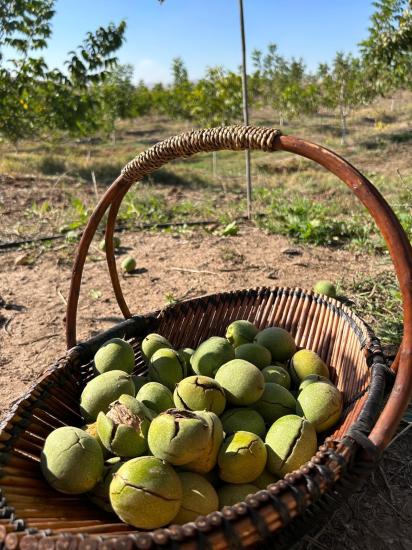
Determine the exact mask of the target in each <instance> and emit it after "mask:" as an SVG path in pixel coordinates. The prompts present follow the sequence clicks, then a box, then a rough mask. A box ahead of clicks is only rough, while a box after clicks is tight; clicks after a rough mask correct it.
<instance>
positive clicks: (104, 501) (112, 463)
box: [88, 456, 124, 513]
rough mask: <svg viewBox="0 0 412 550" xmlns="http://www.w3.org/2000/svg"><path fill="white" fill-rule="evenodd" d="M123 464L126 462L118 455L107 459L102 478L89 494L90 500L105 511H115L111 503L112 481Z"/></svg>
mask: <svg viewBox="0 0 412 550" xmlns="http://www.w3.org/2000/svg"><path fill="white" fill-rule="evenodd" d="M122 464H124V463H123V462H122V460H121V459H120V458H119V457H118V456H115V457H114V458H109V460H106V462H105V463H104V471H103V477H102V479H101V480H100V481H99V482H98V483H97V485H95V486H94V488H93V490H92V491H91V492H90V493H89V494H88V497H89V498H90V500H91V501H92V502H93V503H94V504H96V505H97V506H98V507H99V508H101V509H102V510H104V511H105V512H110V513H113V511H114V510H113V508H112V505H111V503H110V483H111V482H112V479H113V476H114V474H115V473H116V472H117V470H118V469H119V468H120V467H121V466H122Z"/></svg>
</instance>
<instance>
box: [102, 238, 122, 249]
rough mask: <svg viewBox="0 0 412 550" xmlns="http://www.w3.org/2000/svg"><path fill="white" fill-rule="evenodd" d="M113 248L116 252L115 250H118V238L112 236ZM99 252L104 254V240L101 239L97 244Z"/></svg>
mask: <svg viewBox="0 0 412 550" xmlns="http://www.w3.org/2000/svg"><path fill="white" fill-rule="evenodd" d="M113 248H114V249H115V250H116V248H120V238H119V237H117V236H116V235H113ZM99 250H101V251H102V252H106V239H102V240H101V241H100V242H99Z"/></svg>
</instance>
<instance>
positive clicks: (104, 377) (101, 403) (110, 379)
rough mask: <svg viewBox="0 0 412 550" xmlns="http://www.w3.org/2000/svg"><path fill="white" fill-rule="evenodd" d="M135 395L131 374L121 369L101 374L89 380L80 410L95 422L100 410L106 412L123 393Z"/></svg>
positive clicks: (82, 396)
mask: <svg viewBox="0 0 412 550" xmlns="http://www.w3.org/2000/svg"><path fill="white" fill-rule="evenodd" d="M124 393H126V394H127V395H134V394H135V391H134V384H133V380H132V378H131V376H129V375H127V374H126V373H125V372H124V371H121V370H111V371H109V372H105V373H103V374H99V375H98V376H96V378H93V379H92V380H90V382H88V384H87V385H86V387H85V388H84V390H83V392H82V394H81V396H80V410H81V412H82V414H83V416H84V418H85V420H86V421H88V422H94V421H95V420H96V418H97V415H98V414H99V412H100V411H102V412H104V413H106V412H107V411H108V410H109V405H110V403H113V401H116V399H118V398H119V397H120V396H121V395H122V394H124Z"/></svg>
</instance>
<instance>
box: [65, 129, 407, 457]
mask: <svg viewBox="0 0 412 550" xmlns="http://www.w3.org/2000/svg"><path fill="white" fill-rule="evenodd" d="M223 149H227V150H244V149H257V150H262V151H276V150H279V151H289V152H291V153H295V154H298V155H300V156H303V157H306V158H308V159H311V160H313V161H315V162H317V163H318V164H320V165H322V166H323V167H325V168H326V169H327V170H329V171H330V172H331V173H333V174H334V175H336V176H337V177H338V178H339V179H340V180H342V181H343V182H344V183H346V185H347V186H348V187H349V188H350V189H351V190H352V191H353V192H354V194H355V195H356V196H357V197H358V199H359V200H360V201H361V202H362V203H363V205H364V206H365V207H366V208H367V209H368V210H369V212H370V214H371V215H372V217H373V218H374V220H375V222H376V224H377V225H378V227H379V229H380V231H381V233H382V235H383V237H384V239H385V241H386V244H387V246H388V249H389V252H390V254H391V258H392V261H393V263H394V266H395V270H396V274H397V277H398V280H399V285H400V289H401V293H402V298H403V310H404V337H403V341H402V345H401V348H400V350H399V353H398V355H397V358H396V360H395V364H394V369H395V370H397V376H396V380H395V383H394V386H393V389H392V392H391V394H390V396H389V398H388V401H387V404H386V406H385V409H384V411H383V412H382V414H381V416H380V417H379V419H378V421H377V422H376V425H375V427H374V429H373V431H372V433H371V434H370V439H371V440H372V442H373V443H374V444H375V445H377V446H379V447H380V448H382V449H383V448H385V447H386V445H387V444H388V442H389V440H390V438H391V437H392V435H393V432H394V430H395V429H396V426H397V425H398V424H399V421H400V419H401V417H402V415H403V411H404V410H405V408H406V406H407V405H408V403H409V400H410V397H411V394H412V248H411V245H410V243H409V241H408V238H407V236H406V234H405V232H404V230H403V229H402V226H401V225H400V223H399V221H398V219H397V218H396V216H395V214H394V213H393V211H392V210H391V208H390V206H389V205H388V203H387V202H386V201H385V199H384V198H383V197H382V195H381V194H380V193H379V191H378V190H377V189H376V188H375V187H374V186H373V185H372V183H371V182H370V181H369V180H367V179H366V178H365V177H364V176H363V175H362V174H361V173H360V172H359V171H358V170H356V168H354V167H353V166H352V165H351V164H350V163H349V162H347V161H346V160H344V159H343V158H342V157H340V156H339V155H337V154H336V153H334V152H332V151H330V150H329V149H326V148H324V147H321V146H320V145H317V144H314V143H311V142H309V141H306V140H303V139H299V138H296V137H293V136H282V135H281V134H280V132H279V131H278V130H276V129H273V128H260V127H253V126H227V127H218V128H210V129H204V130H195V131H192V132H186V133H183V134H180V135H177V136H174V137H172V138H169V139H166V140H164V141H162V142H160V143H158V144H156V145H154V146H153V147H151V148H150V149H148V150H147V151H145V152H143V153H141V154H140V155H138V156H137V157H136V158H135V159H134V160H132V161H131V162H129V163H128V164H127V165H126V166H125V168H124V169H123V170H122V173H121V175H120V176H119V177H118V178H117V179H116V180H115V181H114V182H113V184H112V185H111V186H110V187H109V189H108V190H107V191H106V193H105V194H104V195H103V197H102V198H101V200H100V202H99V203H98V205H97V207H96V209H95V210H94V212H93V214H92V215H91V217H90V220H89V222H88V224H87V226H86V228H85V230H84V233H83V236H82V238H81V241H80V243H79V247H78V250H77V254H76V258H75V262H74V266H73V274H72V280H71V286H70V292H69V298H68V303H67V313H66V338H67V346H68V347H69V348H70V347H73V346H74V345H75V344H76V316H77V306H78V299H79V292H80V285H81V278H82V272H83V268H84V263H85V259H86V256H87V252H88V250H89V247H90V243H91V241H92V239H93V236H94V234H95V232H96V229H97V227H98V225H99V223H100V221H101V219H102V217H103V215H104V213H105V212H106V210H107V209H108V208H109V207H110V211H109V215H108V220H107V225H106V257H107V262H108V266H109V271H110V277H111V280H112V284H113V288H114V291H115V295H116V299H117V301H118V303H119V306H120V308H121V310H122V313H123V315H124V316H125V317H130V315H131V314H130V310H129V308H128V307H127V304H126V302H125V300H124V297H123V293H122V291H121V288H120V282H119V277H118V273H117V270H116V263H115V259H114V250H113V231H114V227H115V222H116V217H117V213H118V210H119V207H120V204H121V201H122V199H123V197H124V196H125V194H126V193H127V191H128V190H129V188H130V187H131V186H132V184H133V183H134V182H136V181H139V180H141V179H142V178H143V177H144V176H146V175H148V174H150V173H152V172H153V171H154V170H156V169H158V168H160V167H161V166H163V165H165V164H166V163H168V162H170V161H172V160H175V159H178V158H181V157H189V156H191V155H193V154H195V153H199V152H209V151H219V150H223Z"/></svg>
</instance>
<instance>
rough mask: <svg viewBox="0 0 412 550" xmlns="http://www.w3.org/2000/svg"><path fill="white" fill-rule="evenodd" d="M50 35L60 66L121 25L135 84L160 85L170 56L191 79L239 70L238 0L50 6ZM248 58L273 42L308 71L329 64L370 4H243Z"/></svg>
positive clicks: (248, 0) (353, 36)
mask: <svg viewBox="0 0 412 550" xmlns="http://www.w3.org/2000/svg"><path fill="white" fill-rule="evenodd" d="M55 7H56V12H57V13H56V15H55V18H54V19H53V37H52V39H51V41H50V43H49V47H48V49H47V50H45V51H44V52H43V55H44V56H45V58H46V60H47V61H48V63H49V64H50V66H59V67H62V65H63V61H64V60H65V58H66V54H67V52H68V51H69V50H71V49H73V48H74V47H75V46H76V45H78V44H79V43H80V42H81V41H82V39H83V38H84V36H85V34H86V32H87V31H89V30H94V29H96V28H97V27H98V26H100V25H106V24H107V23H109V22H110V21H113V22H118V21H120V20H121V19H126V21H127V31H126V43H125V45H124V46H123V47H122V48H121V49H120V50H119V52H118V57H119V60H120V62H122V63H132V64H133V65H134V67H135V80H136V81H137V80H139V79H140V78H142V79H143V80H145V81H146V82H148V83H153V82H157V81H163V82H167V81H168V80H169V79H170V65H171V61H172V59H173V58H174V57H177V56H181V57H182V58H183V59H184V61H185V63H186V65H187V67H188V70H189V75H190V77H191V78H195V79H196V78H199V77H201V76H202V74H203V73H204V70H205V68H206V67H207V66H213V65H223V66H225V67H228V68H231V69H236V68H237V67H238V65H239V64H240V35H239V12H238V0H166V1H165V2H164V3H163V4H159V2H158V1H157V0H57V2H56V6H55ZM244 10H245V24H246V39H247V50H248V54H249V55H250V52H251V51H252V49H254V48H259V49H262V50H265V49H266V46H267V44H268V43H269V42H275V43H276V44H278V47H279V52H280V53H281V54H282V55H284V56H286V57H290V56H295V57H303V58H304V60H305V61H306V63H307V65H308V67H309V69H315V68H316V66H317V64H318V63H319V62H325V61H326V62H329V61H330V60H331V59H332V58H333V56H334V54H335V52H336V51H337V50H344V51H346V52H349V51H351V52H356V51H357V43H358V42H359V41H360V40H362V39H363V38H365V37H366V34H367V28H368V24H369V17H370V15H371V14H372V12H373V6H372V1H370V0H244Z"/></svg>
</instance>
